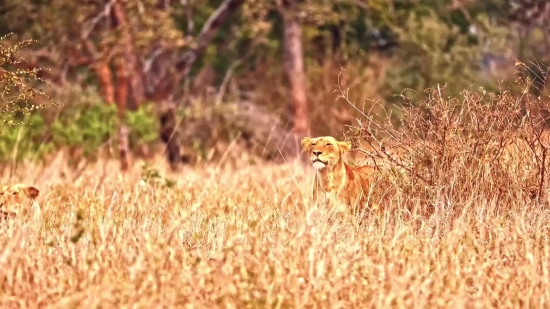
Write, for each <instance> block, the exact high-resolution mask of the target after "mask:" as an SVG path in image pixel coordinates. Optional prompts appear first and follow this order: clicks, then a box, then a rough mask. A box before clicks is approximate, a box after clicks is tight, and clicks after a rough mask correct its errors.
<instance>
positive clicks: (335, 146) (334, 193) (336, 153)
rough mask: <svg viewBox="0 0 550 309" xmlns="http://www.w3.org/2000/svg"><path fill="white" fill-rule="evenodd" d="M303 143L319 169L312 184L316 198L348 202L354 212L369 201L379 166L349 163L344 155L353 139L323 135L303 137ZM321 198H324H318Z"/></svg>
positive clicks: (316, 200)
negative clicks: (344, 139) (338, 138)
mask: <svg viewBox="0 0 550 309" xmlns="http://www.w3.org/2000/svg"><path fill="white" fill-rule="evenodd" d="M301 144H302V148H303V149H304V150H305V151H307V152H308V155H309V159H310V161H311V163H312V164H313V167H314V168H315V169H316V170H317V172H316V175H315V178H314V186H313V200H314V202H316V203H317V202H323V201H324V202H327V203H330V204H332V203H336V204H337V205H334V206H336V207H339V206H346V207H348V208H351V210H352V213H353V214H355V213H356V210H357V207H359V208H362V207H364V206H365V205H366V202H367V198H368V195H369V188H370V184H371V183H373V182H374V181H375V180H376V176H377V168H376V167H375V166H371V165H364V166H361V167H357V168H354V167H351V166H349V165H348V164H346V163H345V162H344V160H343V158H342V155H343V154H344V153H346V152H347V151H349V150H351V142H349V141H337V140H336V139H335V138H334V137H332V136H321V137H316V138H310V137H304V138H303V139H302V141H301ZM319 198H321V199H322V200H321V201H319Z"/></svg>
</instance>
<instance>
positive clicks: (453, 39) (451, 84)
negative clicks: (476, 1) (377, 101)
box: [386, 12, 503, 100]
mask: <svg viewBox="0 0 550 309" xmlns="http://www.w3.org/2000/svg"><path fill="white" fill-rule="evenodd" d="M497 30H498V29H497V28H492V30H491V31H490V32H483V30H479V32H478V34H477V37H476V38H478V39H481V40H480V41H482V42H488V38H489V37H492V39H493V41H495V42H496V43H495V44H493V45H497V44H498V43H499V42H498V41H497V39H499V38H502V37H503V36H500V37H499V34H502V33H499V32H497ZM396 33H398V34H399V37H400V42H401V45H402V48H401V49H400V50H399V51H398V52H397V59H396V62H397V63H396V64H397V65H396V66H394V67H393V68H392V69H391V70H390V71H389V72H388V79H387V83H386V89H388V93H386V95H388V96H390V95H391V94H399V93H401V92H402V91H403V89H411V90H413V92H414V93H417V94H419V93H421V92H423V91H424V89H426V88H429V87H435V86H437V84H440V85H441V86H443V85H444V84H447V91H448V92H449V95H451V96H455V95H457V94H458V93H459V92H460V91H462V90H463V89H466V88H469V87H471V86H472V85H474V84H477V86H478V87H479V86H487V82H486V81H484V80H482V79H481V78H480V76H481V74H480V72H481V70H482V67H481V64H482V57H483V52H484V51H483V46H481V45H479V44H475V43H472V41H471V38H472V36H471V35H470V34H469V33H463V32H462V30H461V28H460V26H458V25H455V24H447V23H445V22H443V21H442V20H441V19H440V17H438V16H437V15H436V14H435V12H431V13H429V15H427V16H422V17H421V16H419V15H417V14H414V13H413V14H411V15H410V16H409V17H408V19H407V20H406V21H405V23H404V27H403V28H400V29H396ZM494 50H498V46H495V47H494ZM404 95H405V96H407V97H413V98H414V95H412V94H411V93H410V92H407V93H406V94H404ZM414 99H416V100H417V99H419V98H418V97H416V98H414Z"/></svg>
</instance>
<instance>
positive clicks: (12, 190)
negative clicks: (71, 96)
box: [0, 184, 40, 215]
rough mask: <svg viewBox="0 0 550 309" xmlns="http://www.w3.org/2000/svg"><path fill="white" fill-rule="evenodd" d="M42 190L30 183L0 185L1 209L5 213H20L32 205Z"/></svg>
mask: <svg viewBox="0 0 550 309" xmlns="http://www.w3.org/2000/svg"><path fill="white" fill-rule="evenodd" d="M39 193H40V191H39V190H38V189H37V188H35V187H33V186H29V185H25V184H15V185H11V186H6V185H3V186H1V187H0V211H1V212H2V213H4V214H15V215H17V214H19V213H20V212H21V211H22V210H27V209H28V208H30V207H31V206H32V203H33V202H34V199H35V198H36V197H38V194H39Z"/></svg>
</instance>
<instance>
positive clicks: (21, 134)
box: [0, 96, 158, 162]
mask: <svg viewBox="0 0 550 309" xmlns="http://www.w3.org/2000/svg"><path fill="white" fill-rule="evenodd" d="M151 113H152V105H151V104H144V105H142V106H141V107H140V109H138V110H137V111H128V113H127V117H126V119H125V121H124V122H125V124H126V125H127V126H128V128H129V130H130V135H129V139H130V145H131V146H136V145H140V144H141V145H143V144H147V145H150V144H152V143H153V142H155V141H156V139H157V134H158V123H157V121H156V118H154V117H151ZM119 121H120V120H119V118H118V116H117V113H116V107H115V106H114V105H108V104H105V103H104V102H102V101H97V100H95V98H94V97H93V96H83V99H82V101H81V102H78V103H75V104H67V105H66V106H65V108H63V109H60V110H58V111H57V113H56V114H55V115H48V114H47V113H35V114H32V115H28V116H26V117H25V122H26V123H27V125H26V126H23V127H20V128H17V129H16V130H10V131H8V132H7V133H6V134H2V135H0V162H1V161H8V160H12V159H16V160H21V159H25V158H41V157H43V156H44V155H46V154H48V153H51V152H52V151H54V150H59V149H61V148H65V149H66V148H68V149H81V150H82V152H83V155H84V156H85V157H88V158H96V157H97V153H98V149H100V148H102V147H104V146H109V144H110V143H111V142H113V139H114V138H115V137H116V133H117V131H116V128H117V124H118V122H119Z"/></svg>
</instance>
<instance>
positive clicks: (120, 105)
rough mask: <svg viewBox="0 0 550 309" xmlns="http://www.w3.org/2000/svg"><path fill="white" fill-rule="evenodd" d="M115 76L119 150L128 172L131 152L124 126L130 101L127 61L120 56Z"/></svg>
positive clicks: (121, 164) (124, 168) (122, 163)
mask: <svg viewBox="0 0 550 309" xmlns="http://www.w3.org/2000/svg"><path fill="white" fill-rule="evenodd" d="M115 74H116V79H117V89H116V106H117V114H118V119H119V121H120V124H119V126H120V127H119V135H118V150H119V155H120V168H121V170H123V171H126V170H128V167H129V165H130V158H129V157H130V150H129V148H130V147H129V145H128V128H126V126H125V125H124V119H125V117H126V103H127V101H128V88H129V87H128V71H127V68H126V65H125V59H124V58H123V57H122V55H118V57H117V59H116V61H115Z"/></svg>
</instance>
